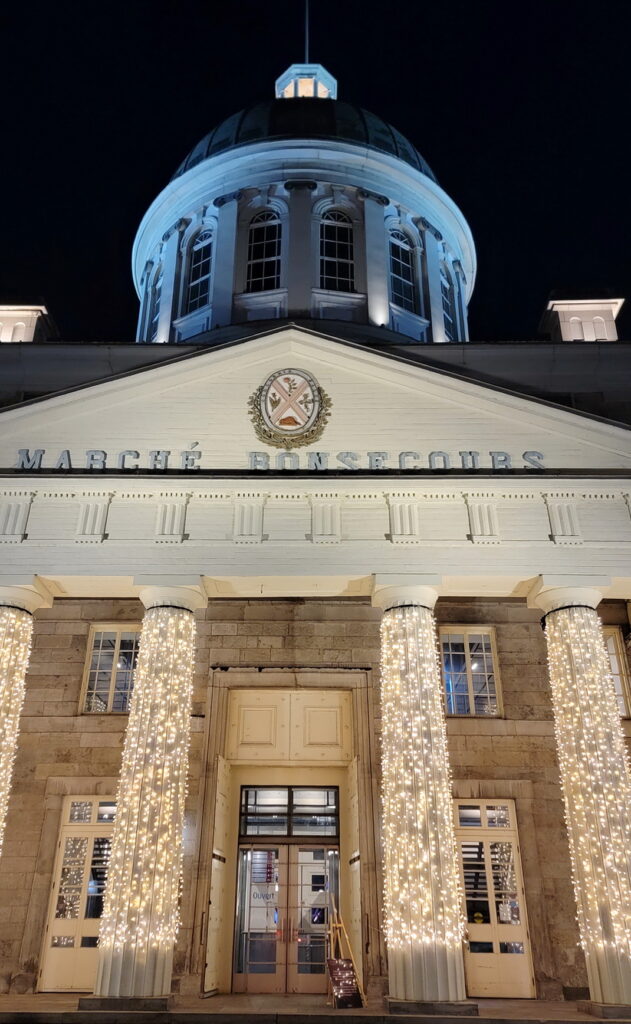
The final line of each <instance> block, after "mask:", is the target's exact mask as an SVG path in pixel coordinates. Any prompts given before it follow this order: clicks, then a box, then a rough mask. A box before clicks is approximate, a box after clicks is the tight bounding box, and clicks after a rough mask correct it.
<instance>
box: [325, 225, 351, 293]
mask: <svg viewBox="0 0 631 1024" xmlns="http://www.w3.org/2000/svg"><path fill="white" fill-rule="evenodd" d="M354 259H355V257H354V252H353V224H352V221H351V219H350V217H347V216H346V214H345V213H341V212H340V211H339V210H329V211H328V213H325V214H324V217H323V218H322V221H321V222H320V288H326V289H327V290H328V291H332V292H352V291H353V290H354V288H355V266H354Z"/></svg>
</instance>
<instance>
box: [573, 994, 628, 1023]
mask: <svg viewBox="0 0 631 1024" xmlns="http://www.w3.org/2000/svg"><path fill="white" fill-rule="evenodd" d="M576 1009H577V1010H580V1012H581V1013H589V1014H590V1015H591V1016H592V1017H602V1018H610V1017H619V1018H621V1019H622V1020H631V1006H629V1005H628V1004H626V1003H594V1002H593V1001H592V1000H591V999H579V1000H578V1002H577V1004H576Z"/></svg>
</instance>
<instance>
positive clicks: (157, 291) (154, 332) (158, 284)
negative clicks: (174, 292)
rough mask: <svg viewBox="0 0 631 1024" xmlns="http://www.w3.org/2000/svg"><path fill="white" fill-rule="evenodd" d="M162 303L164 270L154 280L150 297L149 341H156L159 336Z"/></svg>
mask: <svg viewBox="0 0 631 1024" xmlns="http://www.w3.org/2000/svg"><path fill="white" fill-rule="evenodd" d="M161 302H162V270H160V271H159V273H157V274H156V276H155V277H154V279H153V285H152V288H151V294H150V297H149V330H148V332H147V333H148V335H149V341H155V340H156V338H157V336H158V324H159V322H160V303H161Z"/></svg>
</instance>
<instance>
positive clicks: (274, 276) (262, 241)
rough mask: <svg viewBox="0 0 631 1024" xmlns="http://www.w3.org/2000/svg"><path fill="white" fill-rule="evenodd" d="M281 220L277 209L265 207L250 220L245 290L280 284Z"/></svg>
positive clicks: (265, 290) (256, 290) (260, 289)
mask: <svg viewBox="0 0 631 1024" xmlns="http://www.w3.org/2000/svg"><path fill="white" fill-rule="evenodd" d="M280 247H281V222H280V217H279V216H278V214H277V213H276V211H275V210H263V211H262V212H261V213H257V215H256V217H253V218H252V220H251V221H250V231H249V235H248V266H247V275H246V284H245V290H246V292H268V291H272V290H273V289H274V288H280Z"/></svg>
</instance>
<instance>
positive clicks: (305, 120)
mask: <svg viewBox="0 0 631 1024" xmlns="http://www.w3.org/2000/svg"><path fill="white" fill-rule="evenodd" d="M132 263H133V274H134V281H135V285H136V290H137V292H138V296H139V298H140V300H141V309H140V317H139V323H138V341H141V342H153V343H168V342H170V343H177V342H185V341H189V340H193V339H194V340H195V341H196V342H204V341H210V340H211V333H210V332H212V330H213V329H215V328H217V327H226V326H228V325H230V324H239V323H246V322H251V321H257V320H267V319H287V318H289V319H299V318H315V319H324V320H345V321H354V322H356V323H369V324H372V325H374V326H377V327H379V326H383V327H387V328H390V329H391V330H394V331H397V332H399V333H400V334H402V335H403V336H404V337H405V338H406V339H409V340H410V341H416V342H430V341H432V342H462V341H467V340H468V331H467V312H466V310H467V303H468V301H469V298H470V296H471V293H472V290H473V285H474V280H475V270H476V258H475V249H474V245H473V239H472V236H471V232H470V230H469V227H468V225H467V223H466V221H465V219H464V217H463V215H462V214H461V212H460V211H459V209H458V208H457V206H456V205H455V203H454V202H453V201H452V200H451V199H450V198H449V196H448V195H447V194H446V193H445V192H444V191H443V189H441V188H440V186H439V185H438V184H437V182H436V180H435V178H434V175H433V173H432V171H431V170H430V168H429V167H428V165H427V164H426V163H425V161H424V160H423V158H422V157H421V156H420V154H418V153H417V151H416V150H415V149H414V147H412V145H411V144H410V143H409V142H408V141H407V140H406V139H405V138H404V137H403V136H401V135H400V133H398V132H396V130H395V129H393V128H391V127H390V126H389V125H388V124H387V123H386V122H385V121H381V120H380V119H379V118H377V117H375V115H373V114H370V113H369V112H368V111H363V110H362V109H361V108H359V107H355V106H353V105H351V104H348V103H341V102H340V101H337V100H332V99H316V98H311V99H305V98H297V99H290V100H287V99H276V100H273V101H269V102H268V103H262V104H258V105H256V106H254V107H252V108H247V109H246V110H244V111H242V112H241V113H239V114H237V115H233V117H231V118H228V119H227V121H225V122H223V123H222V124H221V125H220V126H219V127H218V128H217V129H215V131H214V132H212V133H210V134H209V135H208V136H206V137H205V139H203V140H202V142H201V143H200V144H199V145H198V146H197V147H195V149H194V150H193V151H192V153H191V154H190V156H189V157H188V158H187V159H186V160H185V161H184V163H183V164H182V166H181V167H180V169H179V170H178V172H177V173H176V175H175V176H174V178H173V179H172V181H171V182H170V183H169V184H168V185H167V187H166V188H165V189H164V190H163V191H162V193H161V194H160V195H159V196H158V197H157V199H156V200H155V202H154V203H153V204H152V206H151V207H150V209H149V210H148V212H147V214H146V216H145V217H144V219H143V221H142V224H141V225H140V228H139V231H138V234H137V237H136V241H135V244H134V251H133V259H132Z"/></svg>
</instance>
